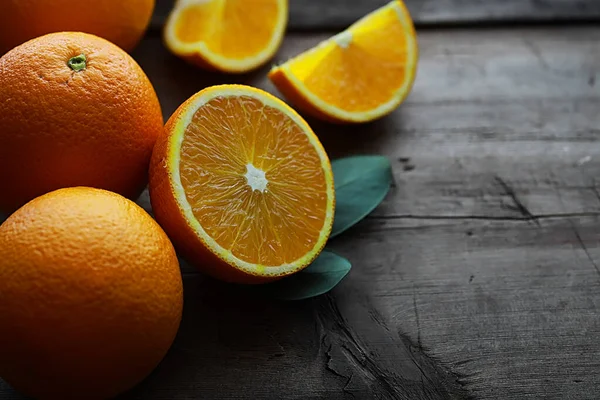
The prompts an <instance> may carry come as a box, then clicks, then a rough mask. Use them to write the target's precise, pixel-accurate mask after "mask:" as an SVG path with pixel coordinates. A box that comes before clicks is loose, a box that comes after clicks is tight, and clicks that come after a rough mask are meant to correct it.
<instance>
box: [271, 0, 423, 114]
mask: <svg viewBox="0 0 600 400" xmlns="http://www.w3.org/2000/svg"><path fill="white" fill-rule="evenodd" d="M417 58H418V47H417V41H416V37H415V30H414V28H413V24H412V20H411V18H410V15H409V13H408V11H407V10H406V8H405V6H404V4H403V3H402V2H401V1H396V0H395V1H392V2H391V3H389V4H387V5H385V6H383V7H381V8H380V9H378V10H376V11H374V12H372V13H371V14H368V15H367V16H365V17H364V18H362V19H361V20H359V21H358V22H356V23H354V24H353V25H352V26H350V27H349V28H348V29H347V30H345V31H343V32H341V33H339V34H337V35H336V36H333V37H332V38H329V39H328V40H326V41H324V42H322V43H321V44H319V45H318V46H316V47H314V48H312V49H310V50H308V51H306V52H304V53H302V54H300V55H298V56H296V57H295V58H292V59H291V60H289V61H287V62H285V63H283V64H282V65H279V66H276V67H274V68H273V69H272V70H271V71H270V73H269V78H270V79H271V81H272V82H273V83H274V84H275V86H277V88H278V89H279V90H280V91H281V92H282V93H283V94H284V95H285V96H286V97H287V98H288V99H289V100H290V101H291V102H292V103H293V104H295V105H296V106H297V107H298V108H299V109H301V110H303V111H305V112H306V113H308V114H311V115H313V116H315V117H317V118H321V119H324V120H328V121H332V122H338V123H358V122H368V121H372V120H374V119H377V118H380V117H382V116H384V115H386V114H388V113H390V112H391V111H393V110H394V109H395V108H396V107H398V105H399V104H400V103H401V102H402V101H403V100H404V98H405V97H406V96H407V95H408V93H409V91H410V89H411V87H412V83H413V81H414V79H415V73H416V67H417Z"/></svg>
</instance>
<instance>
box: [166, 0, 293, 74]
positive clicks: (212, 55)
mask: <svg viewBox="0 0 600 400" xmlns="http://www.w3.org/2000/svg"><path fill="white" fill-rule="evenodd" d="M287 19H288V0H200V1H198V0H179V1H177V3H176V4H175V8H174V9H173V11H172V12H171V14H170V15H169V18H168V20H167V23H166V25H165V28H164V40H165V43H166V45H167V47H168V48H169V49H170V50H171V51H172V52H173V53H174V54H176V55H178V56H180V57H182V58H184V59H185V60H187V61H189V62H191V63H193V64H196V65H199V66H201V67H205V68H208V69H214V70H219V71H223V72H237V73H239V72H247V71H249V70H252V69H255V68H257V67H259V66H261V65H263V64H264V63H265V62H267V61H268V60H269V59H270V58H272V57H273V55H274V54H275V52H276V51H277V49H278V48H279V45H280V44H281V41H282V39H283V34H284V32H285V28H286V25H287Z"/></svg>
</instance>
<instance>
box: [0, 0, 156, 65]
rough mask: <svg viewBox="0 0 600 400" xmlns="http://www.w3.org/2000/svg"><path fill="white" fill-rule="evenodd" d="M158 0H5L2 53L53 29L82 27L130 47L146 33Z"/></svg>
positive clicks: (0, 13) (0, 18)
mask: <svg viewBox="0 0 600 400" xmlns="http://www.w3.org/2000/svg"><path fill="white" fill-rule="evenodd" d="M154 2H155V0H94V1H81V0H2V2H0V3H1V4H0V55H1V54H3V53H5V52H7V51H8V50H10V49H12V48H13V47H15V46H18V45H20V44H22V43H25V42H26V41H27V40H30V39H33V38H35V37H38V36H42V35H45V34H47V33H53V32H64V31H80V32H86V33H92V34H94V35H98V36H100V37H103V38H105V39H108V40H110V41H111V42H113V43H115V44H116V45H117V46H120V47H122V48H123V49H125V50H126V51H130V50H131V49H133V48H134V47H135V45H136V44H137V43H138V42H139V40H140V39H141V37H142V36H143V35H144V32H145V31H146V29H147V27H148V24H149V23H150V18H151V17H152V11H153V10H154Z"/></svg>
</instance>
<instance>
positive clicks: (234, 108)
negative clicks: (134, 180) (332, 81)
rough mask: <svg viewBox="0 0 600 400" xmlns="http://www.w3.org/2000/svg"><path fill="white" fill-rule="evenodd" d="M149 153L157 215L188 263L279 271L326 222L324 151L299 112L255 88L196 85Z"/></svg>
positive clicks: (328, 194)
mask: <svg viewBox="0 0 600 400" xmlns="http://www.w3.org/2000/svg"><path fill="white" fill-rule="evenodd" d="M166 129H167V133H168V135H167V136H166V137H165V138H164V140H162V141H159V142H160V143H159V144H157V147H156V149H155V152H154V155H153V162H152V167H151V173H150V175H151V180H150V182H151V183H150V195H151V199H152V206H153V209H154V212H155V215H156V218H157V220H158V221H159V222H160V223H161V225H163V227H164V228H165V230H166V231H167V232H168V233H169V234H170V236H171V237H172V238H173V240H174V242H175V244H176V246H177V247H179V248H181V249H182V250H183V251H184V253H185V254H186V256H187V258H188V259H190V261H192V262H193V263H194V264H196V265H198V266H199V267H200V268H201V269H204V270H205V271H207V272H208V273H211V274H212V275H213V276H215V277H217V278H221V279H225V280H229V281H234V282H255V281H267V280H272V279H275V278H279V277H282V276H285V275H289V274H291V273H293V272H295V271H298V270H300V269H302V268H304V267H305V266H307V265H308V264H310V262H312V260H313V259H314V258H315V257H316V256H317V255H318V254H319V252H320V251H321V249H322V248H323V246H324V245H325V242H326V240H327V238H328V237H329V233H330V231H331V226H332V222H333V208H334V192H333V175H332V172H331V166H330V163H329V159H328V157H327V154H326V153H325V151H324V149H323V147H322V146H321V144H320V143H319V141H318V139H317V137H316V136H315V135H314V133H313V132H312V131H311V129H310V127H309V126H308V125H307V124H306V122H305V121H304V120H302V118H301V117H300V116H298V115H297V114H296V113H295V112H294V111H293V110H292V109H291V108H289V107H288V106H287V105H286V104H285V103H283V102H282V101H281V100H278V99H276V98H275V97H273V96H271V95H269V94H267V93H265V92H263V91H260V90H258V89H254V88H250V87H246V86H239V85H223V86H215V87H212V88H208V89H205V90H203V91H202V92H200V93H198V94H196V95H195V96H193V97H192V98H190V99H189V100H188V101H187V102H186V103H184V104H183V105H182V106H181V107H180V108H179V109H178V111H176V112H175V114H174V115H173V117H171V119H170V120H169V122H168V123H167V127H166Z"/></svg>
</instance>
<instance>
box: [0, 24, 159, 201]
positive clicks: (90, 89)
mask: <svg viewBox="0 0 600 400" xmlns="http://www.w3.org/2000/svg"><path fill="white" fill-rule="evenodd" d="M162 132H163V118H162V113H161V108H160V104H159V101H158V97H157V96H156V93H155V91H154V88H153V87H152V84H151V83H150V81H149V80H148V77H147V76H146V74H145V73H144V71H143V70H142V69H141V68H140V66H139V65H138V64H137V63H136V62H135V61H134V60H133V58H131V57H130V56H129V55H128V54H127V53H125V52H124V51H123V50H121V49H120V48H118V47H117V46H115V45H114V44H112V43H110V42H108V41H107V40H104V39H102V38H99V37H97V36H94V35H89V34H84V33H70V32H64V33H53V34H49V35H46V36H42V37H39V38H37V39H34V40H31V41H29V42H27V43H25V44H22V45H21V46H18V47H17V48H15V49H13V50H11V51H10V52H8V53H7V54H5V55H4V56H3V57H2V58H0V193H1V194H2V195H1V196H0V212H2V211H3V212H12V211H14V210H15V209H17V208H18V207H20V206H22V205H23V204H25V203H26V202H28V201H29V200H31V199H33V198H35V197H37V196H40V195H42V194H44V193H47V192H50V191H52V190H56V189H60V188H64V187H72V186H90V187H96V188H100V189H106V190H110V191H113V192H117V193H119V194H121V195H124V196H125V197H129V198H135V197H137V196H138V195H139V194H140V193H141V191H142V190H143V189H144V187H145V185H146V183H147V174H148V165H149V162H150V157H151V154H152V149H153V147H154V143H155V142H156V139H157V137H158V136H159V135H160V134H161V133H162Z"/></svg>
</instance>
